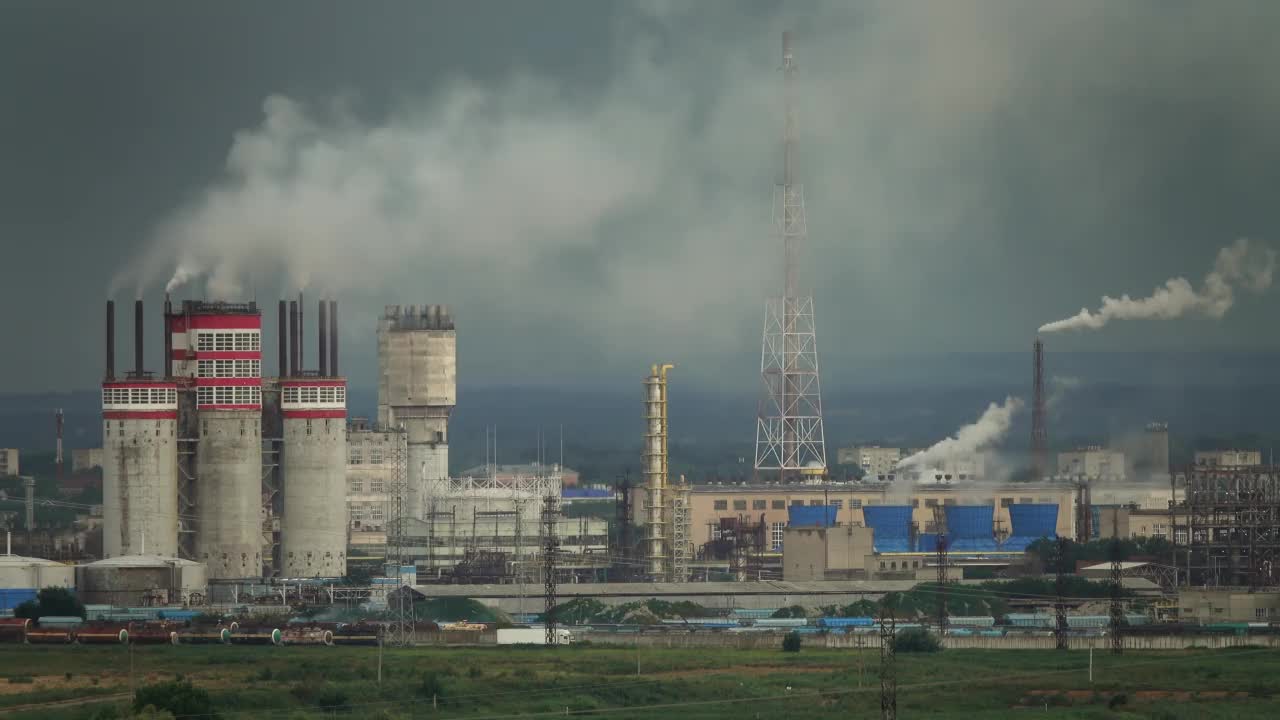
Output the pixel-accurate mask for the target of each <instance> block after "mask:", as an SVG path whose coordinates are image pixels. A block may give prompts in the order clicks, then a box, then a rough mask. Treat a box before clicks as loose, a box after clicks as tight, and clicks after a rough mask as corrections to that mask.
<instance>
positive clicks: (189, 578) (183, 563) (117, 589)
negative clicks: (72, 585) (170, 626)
mask: <svg viewBox="0 0 1280 720" xmlns="http://www.w3.org/2000/svg"><path fill="white" fill-rule="evenodd" d="M75 574H76V587H77V588H78V589H79V594H80V600H81V601H82V602H84V603H85V604H86V605H114V606H116V607H151V606H157V605H200V604H203V603H204V601H205V600H206V599H207V598H208V597H209V580H208V570H207V569H206V568H205V566H204V565H203V564H201V563H198V562H193V561H191V560H183V559H181V558H173V557H159V556H157V555H124V556H121V557H113V558H107V559H106V560H99V561H97V562H91V563H88V564H85V565H80V566H78V567H76V569H75Z"/></svg>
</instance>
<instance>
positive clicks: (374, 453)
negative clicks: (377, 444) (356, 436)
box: [369, 448, 382, 465]
mask: <svg viewBox="0 0 1280 720" xmlns="http://www.w3.org/2000/svg"><path fill="white" fill-rule="evenodd" d="M369 464H370V465H381V464H382V448H370V449H369Z"/></svg>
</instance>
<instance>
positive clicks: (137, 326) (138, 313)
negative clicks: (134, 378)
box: [133, 300, 143, 377]
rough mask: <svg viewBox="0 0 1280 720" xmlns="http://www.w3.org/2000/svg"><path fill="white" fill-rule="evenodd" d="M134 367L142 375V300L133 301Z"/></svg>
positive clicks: (139, 375)
mask: <svg viewBox="0 0 1280 720" xmlns="http://www.w3.org/2000/svg"><path fill="white" fill-rule="evenodd" d="M133 369H134V371H135V372H136V373H137V374H138V377H142V372H143V369H142V301H141V300H135V301H133Z"/></svg>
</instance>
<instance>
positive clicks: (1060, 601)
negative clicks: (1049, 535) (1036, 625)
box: [1053, 537, 1067, 650]
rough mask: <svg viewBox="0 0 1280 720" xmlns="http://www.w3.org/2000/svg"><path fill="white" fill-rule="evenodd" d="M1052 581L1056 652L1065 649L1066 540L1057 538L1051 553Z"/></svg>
mask: <svg viewBox="0 0 1280 720" xmlns="http://www.w3.org/2000/svg"><path fill="white" fill-rule="evenodd" d="M1053 565H1054V579H1053V591H1054V593H1055V594H1056V595H1057V598H1056V600H1055V602H1054V604H1053V609H1054V611H1055V612H1056V613H1057V616H1058V621H1057V624H1055V625H1054V628H1053V640H1054V647H1056V648H1057V649H1058V650H1066V649H1067V603H1066V600H1065V599H1064V596H1065V595H1066V594H1067V575H1066V565H1067V539H1066V538H1064V537H1060V538H1058V541H1057V543H1055V544H1054V553H1053Z"/></svg>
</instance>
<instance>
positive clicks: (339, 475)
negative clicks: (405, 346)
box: [280, 300, 347, 578]
mask: <svg viewBox="0 0 1280 720" xmlns="http://www.w3.org/2000/svg"><path fill="white" fill-rule="evenodd" d="M300 312H301V308H299V313H300ZM317 319H318V329H319V332H318V333H317V337H318V340H319V342H318V352H317V353H316V355H317V364H318V366H319V369H318V370H302V369H299V368H294V369H293V371H292V373H291V375H292V376H291V377H287V378H281V379H280V413H281V416H282V417H281V425H282V427H283V433H284V447H283V452H282V455H281V459H280V464H281V471H282V473H281V474H282V477H283V480H284V488H283V491H282V494H283V506H284V507H283V513H284V514H283V518H282V519H281V524H280V535H281V539H280V543H281V548H280V556H281V564H282V566H281V569H280V573H281V576H282V577H286V578H302V577H342V576H344V575H346V574H347V500H346V492H347V479H346V469H347V381H346V379H345V378H343V377H341V376H340V375H339V374H338V367H337V365H338V363H337V357H338V354H337V303H336V302H334V301H331V300H330V301H325V300H321V301H320V305H319V312H318V313H317ZM297 326H298V330H297V333H296V338H294V339H295V340H296V342H298V343H299V344H300V343H301V335H302V328H301V320H299V322H298V324H297ZM282 329H283V328H282ZM302 356H303V353H302V349H301V347H299V348H298V352H297V357H299V358H301V357H302ZM300 362H301V361H299V363H300Z"/></svg>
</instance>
